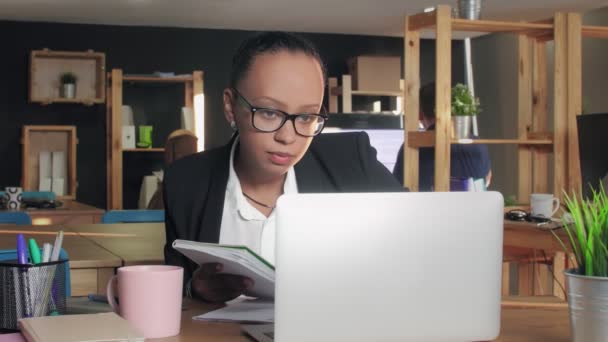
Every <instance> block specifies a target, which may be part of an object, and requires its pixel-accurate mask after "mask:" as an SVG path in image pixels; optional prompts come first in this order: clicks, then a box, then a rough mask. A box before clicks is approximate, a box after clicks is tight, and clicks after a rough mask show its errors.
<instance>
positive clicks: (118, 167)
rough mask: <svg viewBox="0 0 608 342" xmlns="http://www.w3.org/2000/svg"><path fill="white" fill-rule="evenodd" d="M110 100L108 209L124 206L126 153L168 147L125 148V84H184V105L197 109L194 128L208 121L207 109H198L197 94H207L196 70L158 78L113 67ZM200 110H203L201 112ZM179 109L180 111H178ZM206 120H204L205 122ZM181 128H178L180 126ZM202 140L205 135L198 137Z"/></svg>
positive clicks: (109, 80) (201, 74) (108, 117)
mask: <svg viewBox="0 0 608 342" xmlns="http://www.w3.org/2000/svg"><path fill="white" fill-rule="evenodd" d="M107 77H108V90H107V91H108V101H107V121H108V122H107V127H108V139H107V141H108V147H107V157H108V173H107V174H108V178H107V187H108V188H107V190H108V205H107V206H108V209H111V210H115V209H122V208H123V153H162V152H164V150H165V149H164V148H162V147H155V148H130V149H123V148H122V117H121V111H122V105H123V85H124V84H125V83H127V84H131V83H134V84H140V83H141V84H172V83H173V84H176V85H179V84H183V86H184V99H185V100H184V106H185V107H189V108H192V109H193V110H194V111H195V113H194V114H195V115H194V116H195V123H194V127H198V126H197V123H196V120H204V117H203V115H204V108H198V109H197V108H196V107H195V105H194V102H195V100H194V97H195V96H196V95H202V94H203V72H202V71H194V72H193V73H192V74H189V75H178V76H172V77H157V76H152V75H150V76H148V75H123V72H122V70H121V69H113V70H112V72H111V73H108V75H107ZM197 110H199V111H201V112H200V113H197ZM178 112H179V111H177V110H176V113H178ZM203 122H204V121H203ZM176 129H177V127H176ZM198 138H199V139H200V140H202V139H204V137H198Z"/></svg>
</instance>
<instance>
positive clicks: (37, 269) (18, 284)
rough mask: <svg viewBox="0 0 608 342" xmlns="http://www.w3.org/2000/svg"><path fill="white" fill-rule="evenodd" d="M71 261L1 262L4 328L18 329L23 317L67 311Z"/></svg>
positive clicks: (0, 321) (0, 304)
mask: <svg viewBox="0 0 608 342" xmlns="http://www.w3.org/2000/svg"><path fill="white" fill-rule="evenodd" d="M67 262H68V261H67V260H60V261H54V262H47V263H42V264H36V265H22V264H18V263H17V262H16V261H15V262H11V261H9V262H6V261H3V262H0V286H1V291H0V328H2V329H17V321H18V320H19V319H20V318H25V317H40V316H48V315H57V314H59V315H61V314H65V312H66V274H65V272H66V263H67Z"/></svg>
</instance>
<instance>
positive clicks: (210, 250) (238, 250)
mask: <svg viewBox="0 0 608 342" xmlns="http://www.w3.org/2000/svg"><path fill="white" fill-rule="evenodd" d="M173 248H174V249H176V250H177V251H179V252H180V253H182V254H183V255H185V256H186V257H188V258H189V259H190V260H192V261H194V262H195V263H197V264H199V265H201V264H204V263H215V262H217V263H221V264H223V266H224V269H223V271H222V272H223V273H230V274H239V275H242V276H246V277H249V278H251V279H253V282H254V285H253V287H252V288H251V289H250V290H249V291H247V293H245V295H247V296H251V297H262V298H274V266H273V265H272V264H271V263H269V262H268V261H266V260H264V259H263V258H262V257H261V256H259V255H257V254H256V253H254V252H253V251H252V250H250V249H249V248H247V247H245V246H232V245H219V244H215V243H204V242H196V241H188V240H175V241H173Z"/></svg>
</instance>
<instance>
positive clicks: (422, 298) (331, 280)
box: [245, 192, 503, 342]
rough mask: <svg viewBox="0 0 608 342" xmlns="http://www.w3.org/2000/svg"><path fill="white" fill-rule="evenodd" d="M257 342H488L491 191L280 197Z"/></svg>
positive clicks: (496, 292)
mask: <svg viewBox="0 0 608 342" xmlns="http://www.w3.org/2000/svg"><path fill="white" fill-rule="evenodd" d="M276 214H277V250H276V255H277V258H276V259H277V265H276V297H275V301H276V302H275V325H274V332H273V331H272V327H267V326H257V327H245V331H247V332H248V333H250V334H251V335H253V336H254V337H255V336H256V335H257V336H258V337H260V340H262V338H264V340H266V341H270V340H272V338H273V337H274V340H275V341H289V342H294V341H487V340H493V339H495V338H496V337H497V336H498V334H499V330H500V289H501V269H502V268H501V263H502V237H503V198H502V196H501V195H500V194H499V193H496V192H477V193H473V192H451V193H437V192H434V193H433V192H430V193H429V192H427V193H365V194H299V195H285V196H282V197H281V198H280V199H279V202H278V204H277V208H276Z"/></svg>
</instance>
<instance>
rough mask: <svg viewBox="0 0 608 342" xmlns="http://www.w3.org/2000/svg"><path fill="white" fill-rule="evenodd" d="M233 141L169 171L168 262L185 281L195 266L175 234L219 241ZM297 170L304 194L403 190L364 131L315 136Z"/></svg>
mask: <svg viewBox="0 0 608 342" xmlns="http://www.w3.org/2000/svg"><path fill="white" fill-rule="evenodd" d="M233 141H234V140H231V141H230V143H229V144H227V145H225V146H223V147H220V148H217V149H212V150H209V151H205V152H200V153H197V154H194V155H190V156H188V157H185V158H182V159H179V160H177V161H176V162H174V163H173V164H171V166H170V167H169V168H168V169H167V170H166V172H165V175H164V179H163V187H164V201H165V225H166V234H167V243H166V245H165V262H166V263H167V264H170V265H177V266H182V267H184V281H187V280H188V279H190V277H191V275H192V272H193V271H194V270H195V267H196V265H195V264H193V263H192V262H190V261H189V260H188V259H187V258H186V257H184V256H182V255H181V254H180V253H179V252H177V251H176V250H174V249H173V248H172V247H171V244H172V243H173V241H174V240H175V239H184V240H192V241H201V242H211V243H217V242H219V237H220V227H221V223H222V222H221V221H222V211H223V209H224V197H225V194H226V186H227V183H228V173H229V165H230V149H231V146H232V143H233ZM294 169H295V172H296V180H297V184H298V191H299V192H300V193H327V192H329V193H331V192H398V191H403V190H404V189H403V187H402V186H401V185H400V184H399V182H398V181H397V179H395V178H394V177H393V175H392V174H391V172H390V171H389V170H387V169H386V168H385V167H384V166H383V165H382V164H381V163H380V162H379V161H378V160H377V159H376V150H375V149H374V148H373V147H372V146H371V145H370V142H369V137H368V136H367V134H366V133H363V132H361V133H335V134H321V135H319V136H317V137H315V138H314V139H313V141H312V143H311V145H310V147H309V149H308V151H307V152H306V153H305V154H304V157H302V159H301V160H300V161H299V162H298V163H297V164H296V165H295V167H294Z"/></svg>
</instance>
